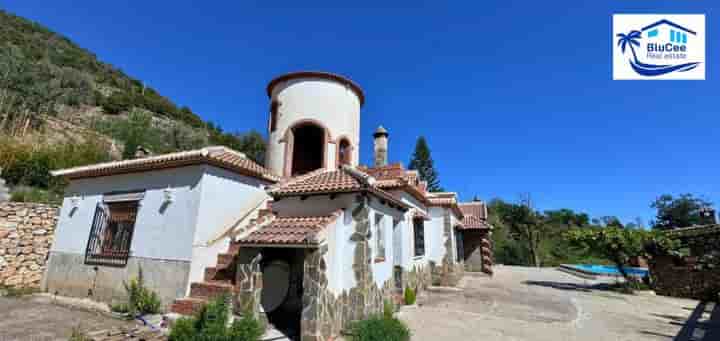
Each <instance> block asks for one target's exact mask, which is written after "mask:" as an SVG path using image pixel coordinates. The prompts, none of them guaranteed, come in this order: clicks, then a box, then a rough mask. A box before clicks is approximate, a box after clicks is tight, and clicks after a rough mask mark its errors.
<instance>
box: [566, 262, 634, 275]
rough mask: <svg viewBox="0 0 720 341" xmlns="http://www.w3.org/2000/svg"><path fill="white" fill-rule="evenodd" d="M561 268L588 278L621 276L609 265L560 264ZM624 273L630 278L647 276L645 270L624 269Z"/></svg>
mask: <svg viewBox="0 0 720 341" xmlns="http://www.w3.org/2000/svg"><path fill="white" fill-rule="evenodd" d="M560 267H561V268H564V269H565V270H570V271H572V272H579V273H581V274H585V275H590V276H614V277H616V276H622V275H621V274H620V271H619V270H618V268H617V267H615V266H611V265H598V264H562V265H560ZM623 269H625V272H627V274H628V275H630V276H636V277H645V276H647V274H648V269H646V268H632V267H625V268H623Z"/></svg>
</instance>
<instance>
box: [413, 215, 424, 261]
mask: <svg viewBox="0 0 720 341" xmlns="http://www.w3.org/2000/svg"><path fill="white" fill-rule="evenodd" d="M413 236H414V237H415V238H414V239H415V256H423V255H425V221H424V220H423V219H422V218H417V219H413Z"/></svg>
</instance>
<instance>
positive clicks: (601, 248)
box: [488, 194, 712, 266]
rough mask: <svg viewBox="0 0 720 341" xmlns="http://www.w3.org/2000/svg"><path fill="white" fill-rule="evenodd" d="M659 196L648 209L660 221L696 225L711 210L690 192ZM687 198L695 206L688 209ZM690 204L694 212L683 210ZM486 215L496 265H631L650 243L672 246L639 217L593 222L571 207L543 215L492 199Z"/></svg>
mask: <svg viewBox="0 0 720 341" xmlns="http://www.w3.org/2000/svg"><path fill="white" fill-rule="evenodd" d="M659 198H660V199H658V200H655V201H653V202H652V203H651V204H650V207H652V208H655V209H657V216H658V217H663V219H662V221H671V222H677V221H686V220H688V219H689V221H691V222H693V221H695V222H697V219H698V217H700V210H699V208H700V207H711V206H712V203H710V202H707V201H698V200H697V199H695V197H693V196H692V195H690V194H684V195H681V196H679V197H677V198H676V199H674V200H673V199H668V198H673V197H672V196H671V195H669V194H664V195H661V196H660V197H659ZM693 199H694V200H693ZM688 200H689V201H691V202H692V203H694V204H693V205H689V204H688ZM659 203H660V204H659ZM696 204H697V205H696ZM688 206H690V207H695V209H692V210H687V209H685V208H683V207H688ZM678 207H681V208H682V209H680V208H678ZM672 208H676V209H672ZM488 213H489V217H488V220H489V222H490V223H491V224H492V225H493V227H494V230H493V235H492V238H493V249H494V250H493V251H494V257H495V261H496V263H498V264H508V265H529V266H557V265H560V264H563V263H570V264H583V263H591V264H619V263H623V264H627V260H628V258H629V257H632V256H637V255H639V254H640V253H642V252H643V245H645V244H647V243H648V242H657V243H660V244H662V246H664V247H666V246H667V243H668V241H667V240H664V239H661V238H660V237H659V236H660V234H658V233H655V232H652V231H649V230H646V229H645V228H644V227H643V226H642V224H641V223H640V222H639V219H638V221H635V222H629V223H626V224H623V223H622V222H621V221H620V219H618V218H617V217H614V216H605V217H601V218H596V219H590V217H589V216H588V215H587V214H586V213H580V212H575V211H573V210H571V209H567V208H563V209H559V210H548V211H544V212H540V211H536V210H533V209H532V208H531V206H530V204H529V200H524V201H522V202H521V203H509V202H506V201H503V200H501V199H493V200H491V201H489V202H488ZM658 220H660V218H658ZM670 225H673V226H688V225H676V223H670ZM654 226H657V222H656V223H655V224H654Z"/></svg>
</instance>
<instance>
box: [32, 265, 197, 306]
mask: <svg viewBox="0 0 720 341" xmlns="http://www.w3.org/2000/svg"><path fill="white" fill-rule="evenodd" d="M140 269H142V272H143V278H144V282H145V285H146V286H147V287H148V288H150V289H151V290H153V291H155V292H157V293H158V295H159V296H160V299H161V300H162V303H163V305H164V306H166V307H168V306H169V305H170V304H172V303H173V301H174V300H175V299H176V298H178V297H184V296H185V291H186V289H187V285H188V277H189V276H190V262H187V261H176V260H160V259H151V258H139V257H130V258H129V259H128V263H127V265H126V266H124V267H118V266H101V265H87V264H85V255H81V254H75V253H65V252H50V257H49V260H48V265H47V271H46V273H45V276H44V278H43V283H42V289H43V291H47V292H49V293H51V294H55V295H61V296H71V297H81V298H84V297H87V298H91V299H93V300H96V301H101V302H107V303H117V302H126V301H127V292H126V291H125V287H124V286H123V281H126V282H127V281H129V280H130V279H132V278H137V276H138V273H139V271H140Z"/></svg>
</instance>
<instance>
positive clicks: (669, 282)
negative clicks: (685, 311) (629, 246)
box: [649, 256, 720, 300]
mask: <svg viewBox="0 0 720 341" xmlns="http://www.w3.org/2000/svg"><path fill="white" fill-rule="evenodd" d="M649 263H650V277H651V281H652V284H653V289H654V290H655V292H656V293H657V294H658V295H664V296H674V297H684V298H693V299H698V300H719V299H720V297H718V294H719V293H720V268H717V267H716V268H714V269H697V268H696V266H694V265H676V263H675V259H674V258H673V257H671V256H655V257H653V258H652V259H651V260H650V262H649Z"/></svg>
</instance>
